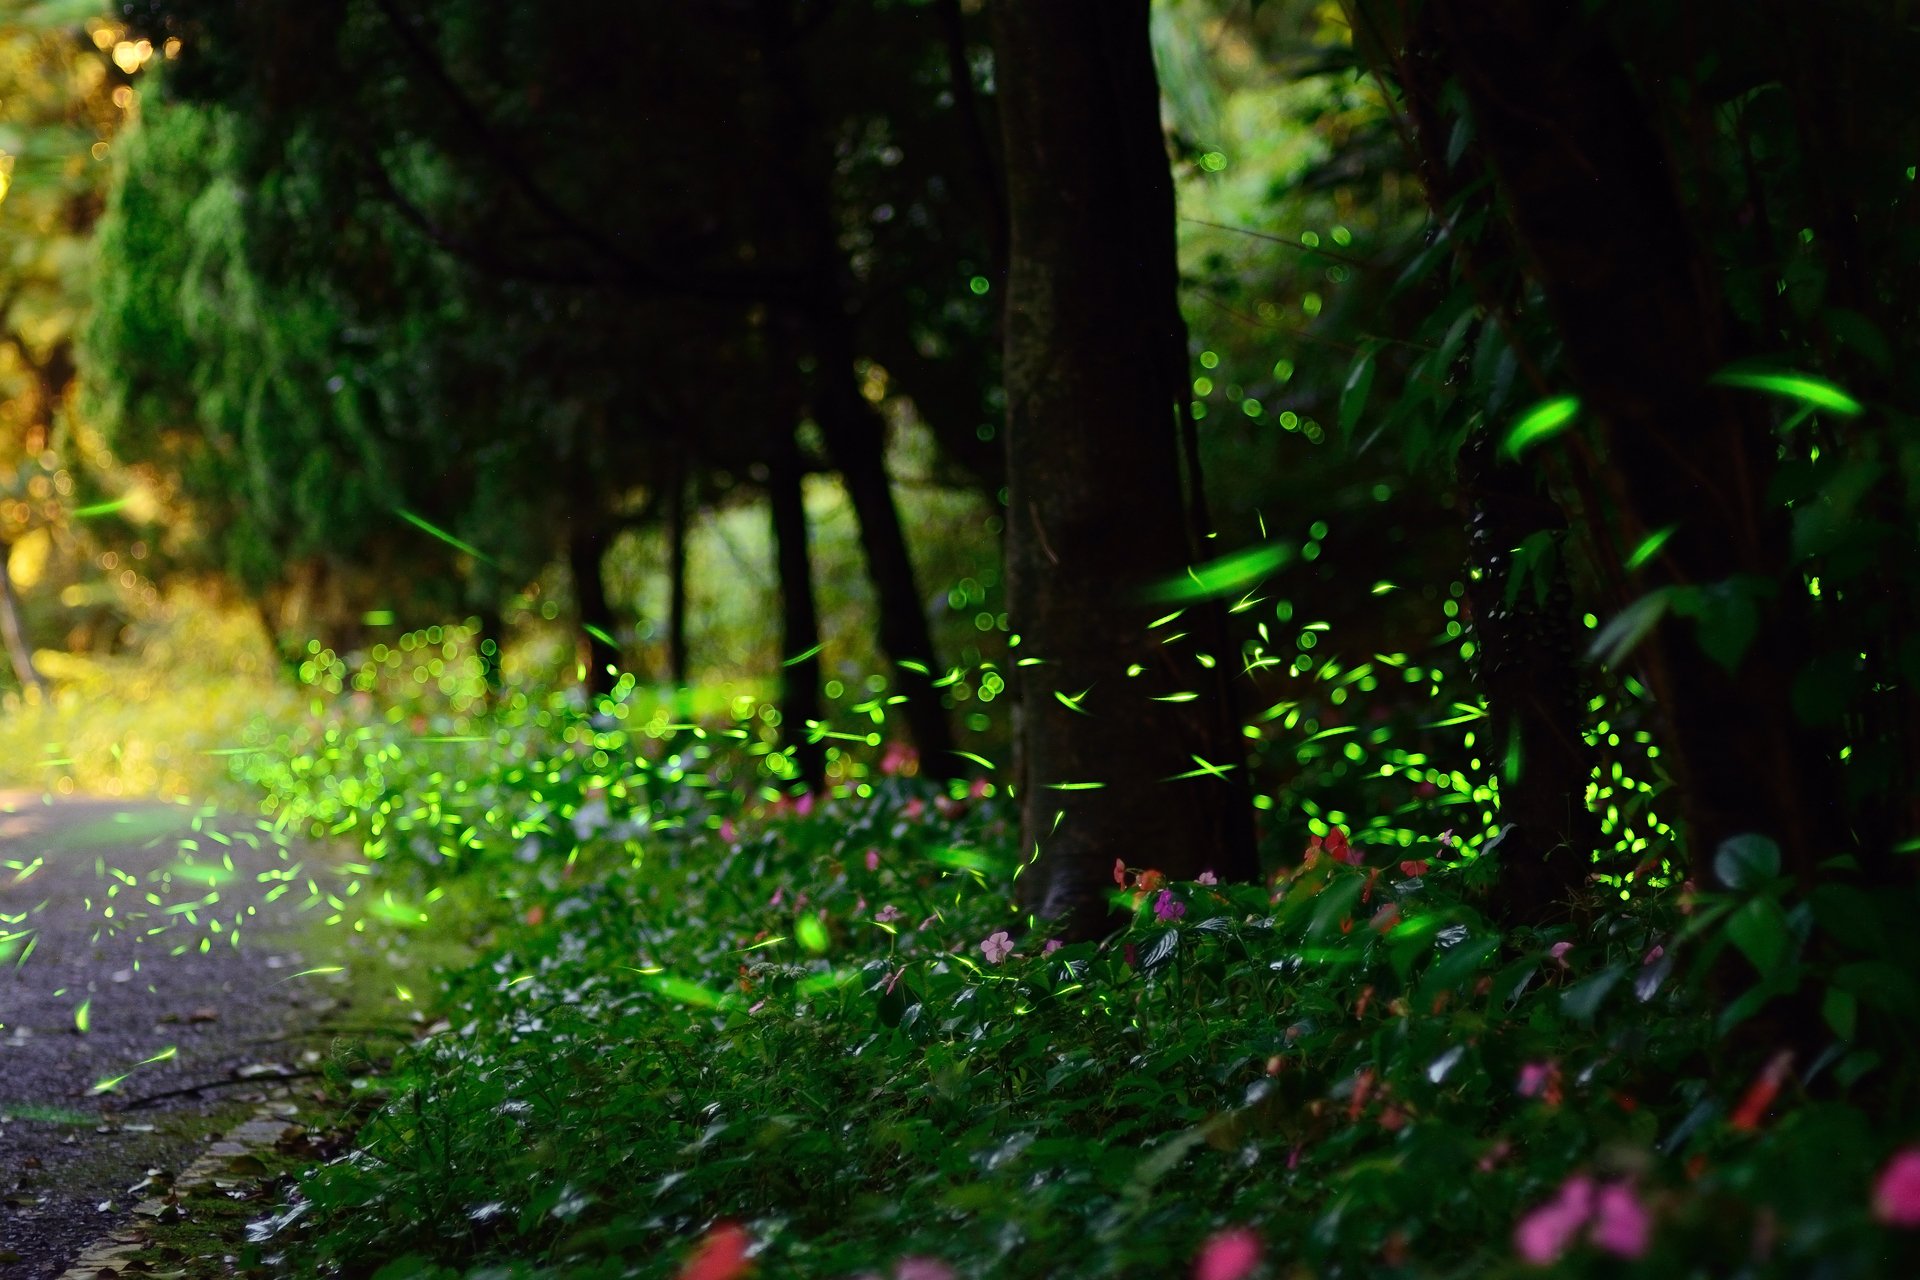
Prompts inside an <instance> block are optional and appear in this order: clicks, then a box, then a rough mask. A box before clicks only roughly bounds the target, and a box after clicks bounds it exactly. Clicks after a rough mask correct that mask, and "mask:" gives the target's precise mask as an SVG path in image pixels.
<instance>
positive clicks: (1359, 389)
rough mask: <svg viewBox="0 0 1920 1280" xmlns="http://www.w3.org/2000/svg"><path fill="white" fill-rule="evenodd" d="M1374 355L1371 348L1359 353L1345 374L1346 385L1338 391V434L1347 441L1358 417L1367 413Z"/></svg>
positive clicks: (1371, 389)
mask: <svg viewBox="0 0 1920 1280" xmlns="http://www.w3.org/2000/svg"><path fill="white" fill-rule="evenodd" d="M1375 354H1376V353H1375V352H1374V350H1373V349H1372V348H1371V347H1369V348H1368V349H1367V350H1365V351H1363V352H1361V353H1360V358H1359V359H1358V360H1355V361H1354V362H1353V368H1352V370H1351V371H1350V372H1349V373H1348V374H1347V385H1346V386H1345V387H1343V388H1341V391H1340V417H1339V422H1340V434H1341V435H1343V436H1345V437H1346V438H1347V439H1349V440H1351V439H1352V438H1353V429H1354V428H1355V427H1356V426H1358V425H1359V423H1360V415H1361V414H1363V413H1365V412H1366V411H1367V397H1368V396H1370V395H1372V394H1373V375H1374V371H1375V366H1376V362H1375V360H1374V355H1375Z"/></svg>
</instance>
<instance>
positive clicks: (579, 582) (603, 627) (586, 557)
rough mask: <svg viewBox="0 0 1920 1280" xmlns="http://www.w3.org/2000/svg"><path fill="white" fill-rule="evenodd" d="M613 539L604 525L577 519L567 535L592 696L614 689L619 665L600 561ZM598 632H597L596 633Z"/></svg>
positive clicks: (617, 649) (576, 604)
mask: <svg viewBox="0 0 1920 1280" xmlns="http://www.w3.org/2000/svg"><path fill="white" fill-rule="evenodd" d="M611 542H612V539H611V538H609V537H608V536H607V532H606V530H605V529H604V528H602V527H600V526H599V525H596V524H589V523H586V522H584V521H580V520H575V521H574V524H573V528H572V531H571V532H570V533H569V534H568V537H567V568H568V570H569V571H570V572H571V574H572V577H573V599H574V609H575V611H576V613H577V614H578V615H579V621H580V646H581V654H582V655H583V656H582V658H581V661H582V663H583V664H584V665H585V667H586V679H585V681H584V682H583V683H584V685H585V687H586V690H587V693H588V695H589V696H591V697H598V696H599V695H601V694H603V693H607V692H609V691H611V690H612V688H613V682H614V679H615V675H614V672H616V671H617V670H618V669H619V665H620V650H619V648H618V646H616V645H614V644H611V643H609V641H610V639H612V638H613V637H614V636H615V635H616V634H617V633H616V632H615V630H614V628H615V626H616V625H617V624H616V623H615V621H614V617H613V606H612V605H611V604H609V603H608V601H607V585H606V581H605V579H603V578H602V577H601V563H600V562H601V561H602V560H603V559H604V558H605V557H606V554H607V547H608V546H609V545H610V544H611ZM596 633H598V634H596Z"/></svg>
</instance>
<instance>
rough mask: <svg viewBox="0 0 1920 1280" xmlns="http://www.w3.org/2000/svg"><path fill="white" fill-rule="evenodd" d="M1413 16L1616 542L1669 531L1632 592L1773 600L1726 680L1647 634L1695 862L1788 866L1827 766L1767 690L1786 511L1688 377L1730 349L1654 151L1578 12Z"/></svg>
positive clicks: (1583, 12)
mask: <svg viewBox="0 0 1920 1280" xmlns="http://www.w3.org/2000/svg"><path fill="white" fill-rule="evenodd" d="M1433 8H1434V11H1435V20H1436V28H1437V30H1438V31H1439V32H1440V37H1441V39H1442V41H1443V42H1444V48H1445V50H1446V53H1447V57H1448V61H1449V63H1450V65H1451V68H1452V70H1453V71H1454V72H1455V75H1456V78H1457V80H1458V82H1459V84H1460V86H1461V88H1462V89H1463V90H1464V91H1465V93H1466V97H1467V101H1468V104H1469V106H1470V108H1471V110H1472V113H1473V121H1474V125H1475V128H1476V131H1477V136H1478V137H1479V139H1480V140H1481V142H1482V144H1483V145H1484V148H1485V153H1486V155H1487V157H1488V160H1489V161H1490V163H1491V165H1492V168H1493V170H1494V173H1495V176H1496V178H1497V179H1498V181H1499V183H1500V185H1501V188H1502V190H1503V193H1504V194H1505V196H1506V200H1507V204H1508V207H1509V210H1510V216H1511V218H1512V222H1513V226H1514V229H1515V232H1516V237H1517V239H1518V241H1519V243H1520V245H1521V247H1522V249H1523V251H1524V252H1525V253H1526V255H1527V257H1528V258H1529V259H1530V260H1531V263H1532V266H1533V269H1534V271H1535V272H1536V273H1537V275H1538V278H1539V279H1540V281H1541V283H1542V285H1543V286H1544V287H1545V291H1546V295H1547V299H1548V302H1549V304H1550V305H1551V306H1552V308H1553V310H1554V315H1555V319H1556V322H1557V326H1558V328H1559V331H1560V333H1561V334H1562V335H1563V336H1564V339H1565V343H1566V359H1567V364H1568V366H1569V369H1570V372H1571V374H1572V376H1573V378H1574V381H1575V384H1576V386H1577V388H1578V390H1579V391H1580V393H1581V398H1582V401H1583V403H1584V404H1585V405H1586V406H1587V407H1588V408H1589V409H1592V410H1595V411H1597V412H1598V414H1599V416H1600V417H1601V419H1602V420H1603V421H1604V422H1605V424H1606V426H1607V428H1608V442H1609V447H1608V456H1609V459H1610V461H1611V463H1612V465H1613V466H1614V467H1615V468H1616V469H1617V471H1618V473H1619V476H1620V479H1621V483H1622V486H1623V488H1624V490H1625V493H1626V495H1627V498H1628V500H1629V502H1630V503H1631V506H1632V515H1633V516H1634V517H1635V518H1637V522H1638V523H1639V525H1640V526H1641V527H1640V529H1639V530H1638V531H1636V532H1649V531H1652V530H1656V529H1663V528H1666V527H1668V526H1670V525H1671V526H1674V527H1676V529H1677V532H1675V534H1674V535H1673V537H1672V540H1671V541H1670V542H1668V543H1667V544H1666V547H1665V549H1664V551H1663V553H1662V555H1661V556H1660V557H1659V560H1658V561H1657V562H1656V565H1655V566H1654V567H1653V570H1652V572H1651V573H1650V575H1649V578H1650V581H1651V583H1652V584H1653V585H1655V586H1659V585H1666V584H1679V585H1691V586H1699V587H1706V588H1716V587H1717V586H1718V584H1723V583H1727V582H1728V581H1729V580H1731V579H1733V578H1734V577H1735V575H1753V576H1754V579H1755V580H1757V581H1760V582H1764V583H1765V584H1767V586H1769V587H1770V588H1771V589H1772V590H1773V591H1774V597H1773V599H1772V601H1771V602H1770V603H1767V604H1762V605H1760V606H1759V611H1760V613H1759V617H1758V619H1757V624H1756V626H1755V639H1754V641H1753V643H1752V645H1751V646H1750V647H1749V649H1748V651H1747V652H1746V653H1745V654H1744V656H1743V659H1742V660H1741V661H1739V662H1738V664H1737V665H1736V666H1735V669H1734V671H1733V672H1732V673H1731V674H1729V673H1728V671H1726V670H1725V669H1724V668H1723V667H1722V666H1721V664H1720V663H1718V662H1716V661H1714V660H1713V659H1712V658H1710V657H1708V656H1707V654H1706V653H1705V652H1704V650H1703V649H1702V647H1701V646H1700V644H1698V643H1696V641H1695V637H1694V635H1692V634H1690V632H1691V631H1692V628H1691V627H1689V626H1688V625H1687V624H1686V623H1684V622H1675V621H1673V620H1669V621H1668V622H1666V623H1665V624H1664V625H1663V626H1662V627H1661V628H1660V629H1659V631H1658V632H1657V633H1656V635H1655V636H1654V637H1653V639H1652V644H1653V645H1655V646H1656V650H1655V653H1654V661H1653V662H1652V664H1651V669H1652V670H1653V671H1655V672H1656V673H1657V674H1658V678H1659V684H1658V686H1657V687H1656V694H1657V696H1658V697H1659V699H1660V701H1661V703H1662V706H1663V709H1664V711H1665V714H1666V716H1667V719H1668V721H1669V724H1670V726H1671V736H1672V740H1673V746H1674V747H1675V751H1674V752H1673V758H1674V763H1675V765H1676V766H1677V773H1678V775H1679V780H1680V783H1681V786H1682V788H1683V796H1684V802H1685V804H1686V808H1687V817H1688V826H1689V829H1690V832H1691V836H1692V844H1693V849H1694V851H1695V856H1696V858H1699V857H1701V856H1703V855H1709V854H1710V853H1711V851H1712V849H1713V848H1714V847H1715V845H1717V844H1718V843H1719V842H1720V841H1721V840H1723V839H1724V838H1726V837H1727V836H1729V835H1733V834H1736V833H1739V832H1744V831H1760V832H1764V833H1766V834H1768V835H1770V836H1772V837H1774V838H1775V839H1776V840H1778V841H1779V843H1780V844H1781V845H1782V846H1783V847H1784V848H1785V849H1786V850H1787V853H1788V857H1789V860H1790V863H1791V865H1792V866H1793V867H1794V869H1796V870H1797V871H1799V872H1800V873H1801V874H1802V875H1808V874H1810V873H1811V871H1812V868H1813V865H1814V863H1815V862H1817V861H1818V859H1819V858H1821V857H1823V856H1825V855H1826V854H1827V853H1828V852H1830V848H1829V845H1830V833H1831V831H1833V830H1835V829H1840V828H1839V815H1838V810H1837V804H1836V799H1837V789H1836V788H1835V787H1834V786H1833V785H1832V778H1831V764H1830V762H1829V761H1828V760H1826V759H1825V758H1824V757H1823V754H1822V753H1821V752H1820V751H1819V750H1818V749H1817V747H1816V745H1815V744H1814V743H1813V742H1812V740H1811V735H1809V734H1807V733H1805V732H1804V731H1801V730H1800V729H1799V728H1798V726H1797V725H1795V723H1794V722H1793V719H1792V713H1791V711H1790V709H1789V703H1788V700H1787V699H1786V698H1784V697H1783V696H1781V694H1782V691H1783V690H1785V689H1788V688H1790V687H1791V682H1792V678H1793V674H1794V672H1795V671H1796V670H1797V669H1798V667H1799V665H1800V661H1801V656H1802V654H1803V652H1804V645H1803V637H1804V635H1805V628H1806V625H1807V624H1806V611H1805V608H1804V602H1805V598H1806V594H1805V591H1804V589H1803V588H1802V587H1801V585H1800V583H1799V581H1798V577H1797V575H1795V574H1792V573H1790V572H1787V571H1786V568H1787V563H1788V561H1787V554H1786V553H1787V523H1786V520H1785V514H1786V513H1785V512H1784V511H1783V510H1781V509H1780V508H1779V507H1777V506H1776V505H1773V504H1770V503H1768V502H1767V500H1766V492H1767V484H1768V479H1769V476H1770V472H1771V470H1772V467H1771V462H1772V449H1773V446H1772V441H1771V438H1770V435H1769V433H1768V429H1767V424H1766V421H1765V419H1764V417H1762V416H1761V415H1760V414H1759V413H1757V412H1756V411H1754V410H1753V409H1752V408H1751V407H1750V406H1751V401H1741V400H1737V399H1735V398H1734V396H1733V395H1732V394H1730V393H1727V392H1723V391H1719V390H1716V389H1715V388H1714V387H1712V386H1711V385H1710V384H1709V382H1708V379H1709V378H1710V377H1711V376H1712V375H1713V374H1714V373H1716V372H1718V371H1719V370H1720V369H1721V368H1722V367H1724V365H1725V364H1726V362H1727V360H1728V358H1729V357H1730V355H1731V354H1733V353H1732V352H1731V351H1730V350H1729V343H1728V341H1727V337H1726V333H1727V325H1726V316H1725V315H1724V309H1723V307H1722V306H1721V303H1720V300H1719V298H1718V295H1717V293H1716V291H1715V289H1714V288H1713V285H1712V265H1711V264H1710V263H1709V262H1708V261H1707V260H1706V258H1705V256H1704V255H1703V254H1702V253H1701V252H1700V251H1699V249H1698V247H1697V245H1696V244H1695V242H1694V240H1693V237H1692V236H1691V234H1690V233H1689V229H1688V226H1687V220H1686V218H1685V216H1684V213H1683V210H1682V208H1681V205H1680V199H1679V195H1678V192H1677V190H1676V188H1675V186H1674V183H1673V180H1672V176H1671V174H1670V173H1669V172H1668V170H1667V166H1666V156H1665V151H1664V148H1663V146H1662V144H1661V141H1660V139H1659V137H1658V136H1657V135H1656V134H1655V133H1654V131H1653V129H1652V127H1651V125H1650V124H1649V123H1648V121H1647V119H1646V116H1645V114H1644V111H1643V109H1642V107H1641V106H1640V104H1639V102H1638V101H1637V97H1636V94H1635V91H1634V86H1633V84H1632V82H1631V80H1630V79H1629V77H1628V76H1627V74H1626V71H1625V69H1624V68H1623V67H1622V65H1621V63H1620V61H1619V59H1618V57H1617V56H1616V55H1615V54H1614V52H1613V51H1612V50H1611V49H1610V48H1609V47H1608V46H1607V43H1606V41H1605V39H1604V37H1603V35H1602V33H1601V31H1600V28H1599V26H1598V24H1597V22H1596V21H1595V20H1593V19H1591V18H1589V17H1588V16H1587V8H1588V6H1585V5H1583V4H1581V3H1579V2H1578V0H1434V4H1433Z"/></svg>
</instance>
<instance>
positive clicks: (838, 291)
mask: <svg viewBox="0 0 1920 1280" xmlns="http://www.w3.org/2000/svg"><path fill="white" fill-rule="evenodd" d="M762 17H763V18H764V19H765V20H766V24H767V25H766V31H765V36H766V44H765V56H766V65H767V70H768V75H769V79H770V81H771V83H772V84H773V86H774V88H775V89H776V91H777V92H778V93H779V95H780V96H781V98H782V99H783V102H782V106H783V110H782V111H781V112H780V114H779V116H778V118H777V123H778V129H777V130H776V136H775V152H774V154H773V155H771V156H770V157H769V163H771V164H774V165H776V166H778V167H779V169H780V170H781V171H782V173H783V176H784V179H785V182H784V185H785V187H786V190H787V192H788V193H789V197H790V202H791V208H790V209H783V210H781V211H780V213H781V214H782V217H783V221H784V222H785V223H786V224H787V226H788V227H789V229H790V230H791V232H792V234H793V237H794V240H795V242H796V245H797V247H798V250H799V252H800V253H801V254H803V255H804V256H805V257H806V258H807V259H808V261H809V264H810V267H811V271H812V274H813V276H814V283H813V289H812V297H811V299H810V301H809V303H808V305H806V306H805V307H804V308H801V309H798V310H797V311H796V312H795V313H794V314H793V316H792V319H793V321H794V322H796V323H798V324H802V325H804V326H805V329H806V333H805V335H804V340H805V342H806V343H807V345H808V346H809V347H810V348H811V350H812V354H813V361H814V372H813V376H812V383H811V396H810V399H811V405H810V407H811V408H812V410H813V416H814V419H815V420H816V421H817V422H818V423H819V425H820V434H821V436H822V437H823V438H824V440H825V442H826V447H827V455H828V457H829V458H830V459H831V461H832V462H833V466H834V469H835V470H837V471H839V473H840V477H841V479H842V480H843V481H844V482H845V484H846V486H847V497H848V499H849V500H850V501H851V502H852V504H853V514H854V518H855V520H856V521H857V522H858V524H859V526H860V547H861V550H862V551H863V552H864V553H865V555H866V560H867V575H868V577H870V578H871V579H872V580H873V592H874V602H875V605H876V607H877V608H878V609H879V613H880V647H881V648H882V649H883V650H885V651H886V655H887V657H888V658H889V659H890V660H891V661H892V663H893V669H894V671H893V676H894V691H895V693H896V694H898V695H899V696H901V697H904V698H905V699H906V701H905V702H904V703H902V704H901V710H902V712H903V713H904V714H905V717H906V721H907V730H908V732H909V733H910V734H912V735H913V742H914V745H915V746H916V747H918V748H919V750H920V769H921V772H922V773H923V774H925V775H927V776H929V777H933V778H950V777H955V776H957V775H958V774H959V772H960V760H959V758H958V757H957V756H955V755H954V754H953V730H952V728H951V727H950V726H949V725H948V723H947V713H946V708H945V707H944V706H943V705H942V702H941V694H940V690H939V689H936V688H935V687H934V685H933V681H934V680H935V679H936V678H937V677H938V676H939V674H940V671H939V664H938V660H937V659H936V658H935V657H934V650H933V635H932V632H931V630H930V629H929V628H928V626H927V614H926V605H925V602H924V601H923V600H922V598H921V595H920V587H919V583H918V582H917V581H916V579H915V575H914V569H913V561H912V559H911V558H910V557H909V556H908V554H907V539H906V534H905V532H904V531H903V530H902V529H901V527H900V512H899V509H898V508H897V507H896V506H895V505H894V501H893V486H892V484H891V483H890V482H889V480H888V478H887V464H886V423H885V422H884V421H883V420H882V418H881V417H880V413H879V411H878V410H877V409H875V408H874V406H873V405H871V404H869V403H868V402H867V399H866V397H865V396H863V395H861V394H860V382H859V372H858V370H857V369H856V367H855V365H856V362H857V360H858V357H859V354H860V352H859V349H858V346H857V344H856V342H855V338H854V329H853V317H852V315H851V314H850V311H849V305H848V298H849V293H850V272H849V269H848V266H847V261H846V254H845V251H844V250H843V249H842V248H841V246H840V238H839V228H838V226H837V224H836V221H835V217H836V213H835V207H834V205H835V201H834V180H835V166H836V164H837V163H838V161H837V159H836V157H835V155H834V153H833V150H832V147H831V140H830V137H829V136H828V135H827V134H826V133H825V132H824V131H823V130H822V129H821V128H820V127H819V117H818V113H817V112H816V110H815V108H814V104H813V97H812V94H811V92H810V91H809V88H808V84H807V76H806V72H805V69H804V68H803V66H802V64H801V61H800V52H799V50H800V45H801V39H802V37H801V33H800V32H799V30H798V29H797V28H796V27H795V26H794V24H793V22H792V21H791V19H792V17H793V11H790V10H787V9H786V8H785V7H784V6H778V5H767V6H763V8H762ZM823 144H825V145H823ZM779 447H784V446H778V445H777V446H776V448H779Z"/></svg>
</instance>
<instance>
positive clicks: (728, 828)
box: [720, 818, 734, 844]
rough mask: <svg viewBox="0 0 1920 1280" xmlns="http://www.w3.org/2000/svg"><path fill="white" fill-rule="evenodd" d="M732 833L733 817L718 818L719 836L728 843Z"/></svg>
mask: <svg viewBox="0 0 1920 1280" xmlns="http://www.w3.org/2000/svg"><path fill="white" fill-rule="evenodd" d="M733 833H734V827H733V819H732V818H722V819H720V838H721V839H722V840H725V841H726V842H727V843H728V844H732V843H733Z"/></svg>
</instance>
